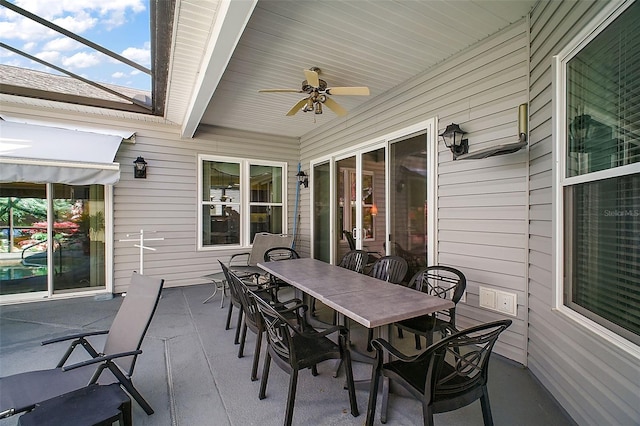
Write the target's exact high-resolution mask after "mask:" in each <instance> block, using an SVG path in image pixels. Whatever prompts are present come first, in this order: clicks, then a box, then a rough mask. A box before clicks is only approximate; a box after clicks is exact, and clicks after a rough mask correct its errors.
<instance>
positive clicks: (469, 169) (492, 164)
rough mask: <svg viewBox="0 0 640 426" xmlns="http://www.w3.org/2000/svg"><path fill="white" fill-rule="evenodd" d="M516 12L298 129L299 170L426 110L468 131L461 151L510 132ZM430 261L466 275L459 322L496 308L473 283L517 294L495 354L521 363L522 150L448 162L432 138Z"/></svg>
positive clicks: (522, 70) (521, 92) (522, 60)
mask: <svg viewBox="0 0 640 426" xmlns="http://www.w3.org/2000/svg"><path fill="white" fill-rule="evenodd" d="M528 41H529V39H528V31H527V24H526V22H525V20H522V21H520V22H518V23H516V24H513V25H511V26H509V27H508V28H506V29H505V30H503V31H501V32H500V33H498V34H496V35H494V36H491V37H489V38H487V39H486V40H485V41H483V42H481V43H479V44H477V45H475V46H473V47H472V48H469V49H467V50H466V51H464V52H462V53H460V54H457V55H455V56H454V57H452V58H450V60H448V61H446V62H444V63H442V64H441V65H439V66H437V67H434V68H433V69H430V70H428V71H427V72H425V73H423V74H420V75H418V76H417V77H415V78H413V79H411V80H409V81H408V82H407V83H404V84H402V85H400V86H398V87H397V88H395V89H393V90H391V91H389V92H387V93H385V94H383V95H381V96H379V97H376V98H375V99H372V101H371V102H367V103H365V104H364V106H362V107H360V108H358V109H355V110H353V111H350V112H349V115H348V116H347V117H346V118H345V119H344V122H345V125H335V124H334V125H332V126H322V127H319V128H318V129H317V130H315V131H313V132H311V133H309V134H308V135H306V136H305V137H303V139H302V141H301V160H302V164H303V169H307V168H308V164H309V162H310V161H312V160H315V159H318V158H322V157H323V156H324V157H326V156H327V155H329V154H331V153H332V152H336V151H339V150H344V149H346V148H348V147H350V146H355V145H357V144H360V143H364V142H367V141H372V142H374V141H376V138H379V137H381V136H382V135H386V134H390V133H392V132H396V131H400V130H401V129H403V128H407V127H409V126H411V125H413V124H415V123H419V122H422V121H424V120H425V119H427V118H430V117H438V118H439V124H438V127H439V132H438V133H440V132H441V131H442V130H444V127H446V125H447V124H449V123H451V122H455V123H458V124H459V125H460V127H461V128H462V129H464V130H465V131H466V132H468V134H467V135H466V136H467V137H468V138H469V145H470V148H469V149H470V152H473V151H475V150H479V149H482V148H486V147H489V146H493V145H497V144H502V143H508V142H515V141H516V140H517V129H518V127H517V118H518V105H520V104H522V103H526V102H527V101H528V96H527V93H528V90H527V89H528V78H527V72H528ZM437 151H438V162H439V166H438V173H439V175H438V185H439V189H438V201H437V203H438V208H439V211H438V225H437V226H438V236H439V241H438V244H439V248H438V253H437V257H438V263H440V264H444V265H450V266H453V267H456V268H459V269H461V270H462V271H463V273H464V274H465V275H466V277H467V300H466V303H460V304H459V305H458V306H459V308H458V315H459V321H458V322H459V324H460V326H461V327H465V326H468V325H471V324H476V323H478V322H480V321H489V320H493V319H498V318H501V317H502V315H500V314H498V313H495V312H492V311H488V310H485V309H480V308H478V299H479V297H478V293H479V290H478V287H479V286H481V285H482V286H490V287H494V288H497V289H501V290H506V291H510V292H514V293H516V294H517V296H518V305H519V306H518V317H517V318H515V321H514V325H513V326H511V327H510V328H509V329H508V330H507V331H506V332H505V333H504V334H503V336H502V337H501V340H500V341H499V343H498V344H497V346H496V352H498V353H500V354H502V355H505V356H507V357H509V358H511V359H514V360H516V361H518V362H520V363H522V364H526V316H527V308H526V300H527V299H526V293H527V292H526V279H525V272H526V248H527V237H526V232H527V202H528V199H527V160H528V156H527V150H526V149H525V150H522V151H520V152H518V153H515V154H511V155H505V156H499V157H493V158H488V159H484V160H467V161H462V160H461V161H455V162H454V161H453V160H452V156H451V152H450V151H449V150H448V149H447V148H445V147H444V145H443V144H442V143H440V142H439V141H438V148H437ZM301 196H302V201H301V206H302V208H303V215H302V221H301V229H300V236H301V241H300V243H299V244H298V245H297V247H299V248H300V249H301V250H302V251H306V252H308V250H309V235H310V232H311V231H310V229H309V193H308V192H307V191H303V192H302V193H301Z"/></svg>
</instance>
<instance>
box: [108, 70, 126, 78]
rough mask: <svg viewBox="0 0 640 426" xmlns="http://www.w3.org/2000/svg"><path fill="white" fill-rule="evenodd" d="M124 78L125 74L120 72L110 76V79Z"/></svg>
mask: <svg viewBox="0 0 640 426" xmlns="http://www.w3.org/2000/svg"><path fill="white" fill-rule="evenodd" d="M124 76H125V73H123V72H120V71H118V72H114V73H113V74H111V77H113V78H122V77H124Z"/></svg>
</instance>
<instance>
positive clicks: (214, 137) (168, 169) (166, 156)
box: [114, 126, 299, 292]
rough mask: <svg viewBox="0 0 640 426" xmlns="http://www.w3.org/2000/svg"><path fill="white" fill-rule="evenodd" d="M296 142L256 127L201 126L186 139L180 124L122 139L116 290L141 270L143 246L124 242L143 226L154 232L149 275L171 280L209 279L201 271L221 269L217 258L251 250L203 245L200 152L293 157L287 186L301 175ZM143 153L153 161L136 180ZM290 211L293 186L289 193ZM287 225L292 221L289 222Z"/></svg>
mask: <svg viewBox="0 0 640 426" xmlns="http://www.w3.org/2000/svg"><path fill="white" fill-rule="evenodd" d="M298 152H299V151H298V142H297V140H295V139H287V138H278V137H273V136H265V135H258V134H253V133H239V132H235V133H234V134H228V133H226V132H224V131H222V130H218V129H212V128H208V127H206V126H202V127H201V128H200V129H199V131H198V133H197V134H196V136H195V138H194V139H180V138H179V137H178V129H177V128H175V127H168V126H167V127H166V128H160V130H153V129H146V130H144V129H143V130H139V131H138V132H137V135H136V143H135V145H131V144H130V145H124V144H123V145H122V146H121V148H120V150H119V151H118V155H117V156H116V161H118V162H119V163H120V164H121V177H120V182H119V183H118V185H116V186H115V188H114V220H115V226H114V232H115V237H114V241H115V251H114V268H115V272H114V276H115V291H116V292H119V291H125V290H126V287H125V285H126V284H127V282H128V279H129V278H130V275H131V271H132V270H136V269H138V268H139V257H138V252H139V250H138V248H136V247H133V243H125V242H118V240H119V239H123V238H124V236H125V234H127V233H137V232H139V231H140V229H141V228H143V229H144V230H145V233H146V232H147V231H155V234H151V235H149V237H150V238H154V237H156V238H164V241H151V242H149V246H151V247H154V248H156V249H157V251H154V252H151V251H147V252H146V253H145V262H144V271H145V274H150V275H154V276H160V277H163V278H164V279H165V280H166V283H165V286H168V287H171V286H182V285H191V284H203V283H207V282H210V281H207V280H205V279H203V278H202V276H203V275H206V274H209V273H212V272H216V271H218V270H219V269H220V267H219V265H218V262H217V259H218V258H219V259H221V260H222V261H223V262H225V261H227V260H228V259H229V257H230V256H231V255H232V254H235V253H238V252H245V251H246V248H243V249H241V248H237V247H236V248H235V249H228V250H224V249H222V250H217V251H216V252H215V253H213V252H206V251H204V252H202V251H197V233H198V232H199V230H198V229H197V223H198V218H197V215H198V212H199V210H198V193H197V191H198V182H197V175H198V171H197V170H198V154H205V155H215V156H224V157H236V158H253V159H259V160H266V161H272V162H274V161H286V162H287V163H288V176H287V187H288V188H293V187H294V183H295V181H296V178H295V171H296V170H297V158H298ZM138 155H142V156H144V158H145V160H146V161H147V162H148V163H149V164H148V166H147V178H146V179H134V178H133V160H134V159H135V158H136V157H137V156H138ZM286 196H287V206H288V210H289V217H292V215H293V208H294V204H295V192H294V191H289V192H288V193H287V194H286ZM287 224H288V226H289V227H290V226H291V225H292V221H291V220H289V221H288V222H287Z"/></svg>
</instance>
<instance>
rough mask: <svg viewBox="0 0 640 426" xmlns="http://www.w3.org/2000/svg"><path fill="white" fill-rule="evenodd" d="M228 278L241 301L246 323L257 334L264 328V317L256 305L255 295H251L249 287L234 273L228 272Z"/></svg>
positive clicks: (230, 286) (230, 285)
mask: <svg viewBox="0 0 640 426" xmlns="http://www.w3.org/2000/svg"><path fill="white" fill-rule="evenodd" d="M228 277H229V281H228V282H229V288H233V291H235V293H236V294H237V295H238V298H239V299H240V304H241V305H242V311H243V312H244V321H245V323H246V324H247V326H248V327H249V328H251V329H252V330H253V331H255V332H257V330H258V329H260V328H261V327H262V317H261V316H260V313H259V312H258V306H257V305H256V301H255V298H254V297H253V293H251V291H250V290H249V288H248V287H247V285H246V284H245V283H244V282H243V281H242V280H241V279H240V278H238V276H237V275H236V274H235V273H234V272H233V271H228Z"/></svg>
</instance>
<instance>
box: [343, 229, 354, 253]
mask: <svg viewBox="0 0 640 426" xmlns="http://www.w3.org/2000/svg"><path fill="white" fill-rule="evenodd" d="M342 235H344V237H345V238H346V239H347V243H349V250H355V249H356V239H355V238H353V234H352V233H351V231H342Z"/></svg>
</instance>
